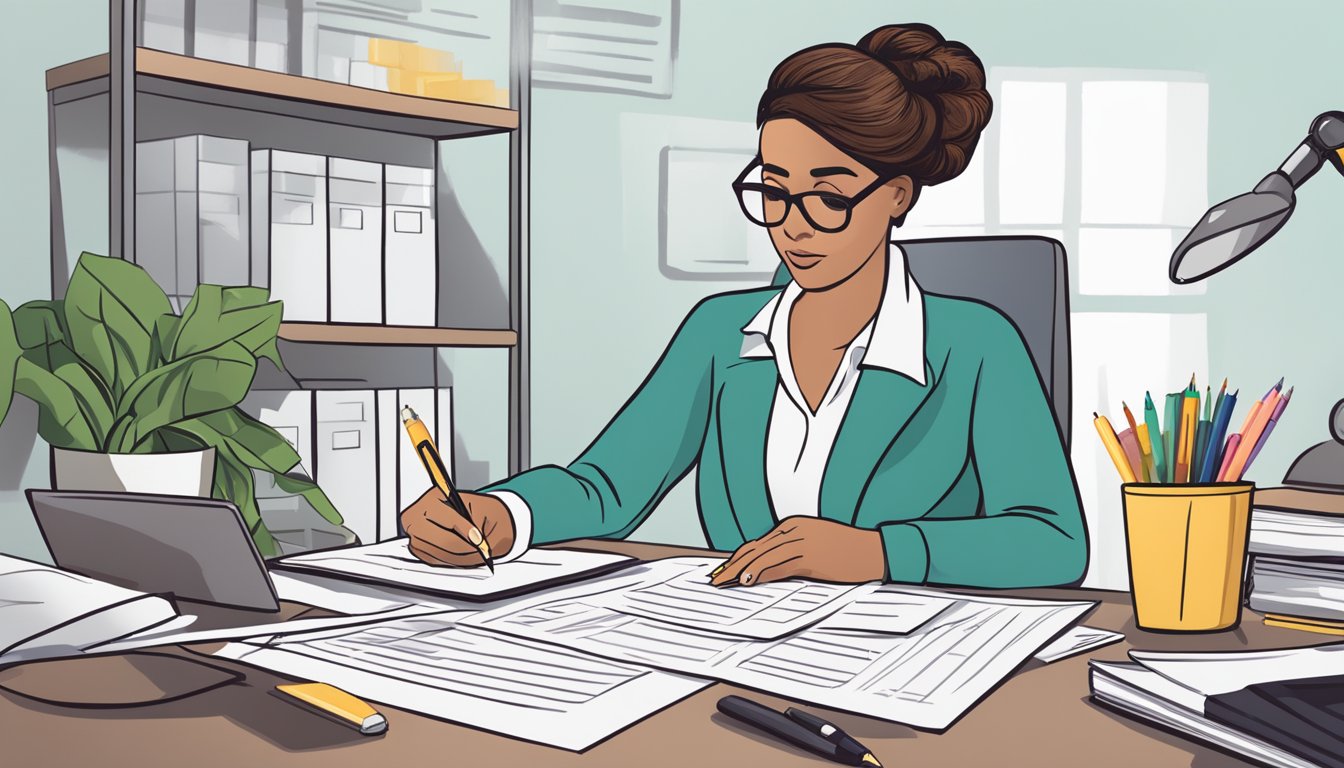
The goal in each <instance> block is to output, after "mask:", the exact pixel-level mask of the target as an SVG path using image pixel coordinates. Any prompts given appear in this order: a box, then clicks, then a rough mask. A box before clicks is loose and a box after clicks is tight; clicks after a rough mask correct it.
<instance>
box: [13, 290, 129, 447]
mask: <svg viewBox="0 0 1344 768" xmlns="http://www.w3.org/2000/svg"><path fill="white" fill-rule="evenodd" d="M14 327H15V331H16V335H17V336H18V339H19V346H20V347H22V348H23V357H24V359H26V360H28V361H30V362H32V363H33V364H35V365H37V366H38V367H40V368H42V369H43V370H45V371H49V372H50V373H52V374H54V375H55V376H56V377H57V378H59V379H60V380H61V381H64V382H65V383H66V384H67V385H68V386H69V387H70V390H71V394H73V395H74V397H75V400H76V402H77V403H78V405H79V409H80V411H81V412H82V413H83V414H84V420H85V422H86V423H87V424H88V425H89V427H90V430H91V431H92V432H93V436H94V439H95V440H96V441H97V442H98V443H99V444H100V445H101V444H102V441H103V440H104V439H105V438H106V436H107V431H108V430H109V429H110V428H111V427H112V421H113V414H112V407H113V402H112V400H113V398H112V393H111V391H110V390H109V389H108V388H107V384H106V383H105V382H104V381H103V380H102V379H101V378H99V376H98V373H97V371H94V370H93V369H92V368H91V367H90V366H89V365H88V364H87V363H86V362H84V361H83V360H82V359H80V357H79V356H78V355H76V354H75V353H74V350H72V349H70V347H69V345H68V344H67V341H66V339H67V338H68V334H67V333H66V331H65V318H64V316H63V315H62V314H61V303H60V302H59V301H30V302H28V303H27V304H24V305H23V306H21V307H19V308H18V309H16V310H14Z"/></svg>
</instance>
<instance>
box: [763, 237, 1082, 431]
mask: <svg viewBox="0 0 1344 768" xmlns="http://www.w3.org/2000/svg"><path fill="white" fill-rule="evenodd" d="M900 244H901V248H902V249H904V251H905V253H906V258H907V260H908V262H909V265H910V274H912V275H913V276H914V278H915V281H916V282H918V283H919V287H920V288H921V289H922V290H923V291H924V292H925V293H936V294H941V295H943V296H954V297H958V298H968V299H975V300H977V301H981V302H984V303H986V304H989V305H990V306H992V307H994V308H996V309H998V310H999V312H1001V313H1003V315H1004V316H1005V317H1007V318H1008V319H1009V321H1011V322H1012V323H1013V325H1015V326H1017V330H1018V333H1019V334H1021V336H1022V340H1023V341H1024V342H1025V344H1026V347H1027V351H1028V352H1029V353H1030V354H1031V359H1032V362H1034V363H1035V364H1036V372H1037V374H1039V375H1040V377H1041V381H1042V383H1043V384H1044V385H1045V394H1046V396H1047V397H1048V398H1049V399H1050V405H1051V407H1052V408H1053V409H1054V411H1055V421H1056V422H1057V423H1058V424H1059V431H1060V435H1062V436H1063V439H1064V448H1065V450H1067V449H1068V448H1069V439H1070V421H1071V419H1070V411H1069V408H1070V388H1071V381H1072V379H1071V376H1070V368H1069V365H1070V361H1069V270H1068V262H1067V259H1066V257H1065V254H1064V246H1062V245H1060V244H1059V243H1058V242H1056V241H1055V240H1051V239H1049V238H1046V237H1035V236H1020V237H1019V236H1007V237H968V238H946V239H942V238H940V239H935V240H903V241H900ZM789 279H790V278H789V272H788V268H787V267H785V266H784V265H783V264H781V265H780V266H779V269H778V270H776V271H775V278H774V284H776V285H783V284H784V283H787V282H788V281H789Z"/></svg>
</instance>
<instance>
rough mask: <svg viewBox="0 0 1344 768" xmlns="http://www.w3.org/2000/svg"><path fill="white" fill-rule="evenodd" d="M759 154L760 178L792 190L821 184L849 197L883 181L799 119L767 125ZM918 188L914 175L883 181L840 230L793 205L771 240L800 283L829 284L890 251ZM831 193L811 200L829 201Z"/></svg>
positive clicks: (817, 287)
mask: <svg viewBox="0 0 1344 768" xmlns="http://www.w3.org/2000/svg"><path fill="white" fill-rule="evenodd" d="M760 155H761V181H762V182H763V183H765V184H769V185H773V186H777V187H780V188H782V189H783V190H784V191H785V192H787V193H789V194H795V195H796V194H799V193H801V192H814V191H815V192H828V193H833V194H836V195H840V196H842V197H846V198H850V197H854V196H855V195H857V194H859V193H860V192H862V191H863V190H864V189H865V188H866V187H868V186H869V185H871V184H872V183H873V182H875V181H876V180H877V174H876V173H874V172H873V171H872V170H870V169H868V168H866V167H865V166H864V165H863V164H862V163H860V162H859V161H857V160H855V159H854V158H852V157H850V156H849V155H847V154H845V153H844V152H842V151H841V150H840V149H838V148H836V147H835V145H833V144H831V143H830V142H829V141H827V140H826V139H824V138H823V137H822V136H821V134H819V133H817V132H816V131H813V130H812V129H811V128H808V127H807V126H806V125H804V124H803V123H801V122H799V121H797V120H794V119H792V118H779V119H776V120H770V121H767V122H766V123H765V125H764V126H762V127H761V143H760ZM912 191H913V187H912V185H911V181H910V178H909V177H908V176H898V177H896V178H895V179H892V180H891V181H889V182H887V183H886V184H883V185H882V186H881V187H879V188H878V189H876V190H875V191H873V192H872V193H871V194H869V195H868V196H867V197H865V198H864V199H863V200H862V201H860V202H859V203H858V204H857V205H855V206H854V208H853V211H852V212H851V214H850V217H849V224H848V225H847V226H846V227H845V228H844V229H842V230H840V231H839V232H824V231H822V230H819V229H817V228H816V227H814V226H813V225H812V223H811V222H809V221H808V220H807V219H806V218H805V217H804V216H803V214H802V211H801V210H799V206H797V205H793V206H791V207H790V210H789V215H788V217H787V218H785V219H784V222H783V223H782V224H780V225H779V226H776V227H770V228H769V232H770V240H771V241H772V242H774V244H775V250H776V251H777V252H778V253H779V257H780V258H781V259H782V260H783V261H784V263H785V264H787V265H788V267H789V272H790V273H791V274H792V275H793V279H794V280H795V281H796V282H797V283H798V285H799V286H800V287H802V288H803V289H804V290H814V291H815V290H822V289H825V288H830V287H832V286H834V285H837V284H839V283H841V282H844V281H845V280H846V279H848V278H849V277H850V276H851V275H853V274H854V273H855V272H857V271H858V270H859V268H860V267H862V266H863V265H864V264H865V263H866V262H867V261H868V258H869V257H870V256H872V255H873V254H874V253H875V252H882V251H884V250H885V247H886V243H887V239H888V237H889V236H890V233H891V220H892V219H893V218H895V217H897V216H900V215H901V214H902V213H904V212H905V210H906V208H908V207H909V204H910V195H911V192H912ZM824 200H825V199H824V198H823V200H821V201H817V200H814V201H812V203H811V205H814V206H816V205H824V204H825V202H824ZM813 218H817V217H815V216H814V217H813Z"/></svg>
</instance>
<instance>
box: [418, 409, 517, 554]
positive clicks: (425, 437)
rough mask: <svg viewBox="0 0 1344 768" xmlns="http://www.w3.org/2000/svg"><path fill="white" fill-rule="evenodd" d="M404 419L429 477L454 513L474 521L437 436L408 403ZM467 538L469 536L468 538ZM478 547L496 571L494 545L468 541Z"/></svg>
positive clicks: (482, 539) (483, 541) (485, 542)
mask: <svg viewBox="0 0 1344 768" xmlns="http://www.w3.org/2000/svg"><path fill="white" fill-rule="evenodd" d="M401 422H402V424H404V425H406V434H407V435H409V436H410V438H411V445H413V446H415V454H416V455H417V456H419V457H420V462H421V463H422V464H424V465H425V471H426V472H428V473H429V479H430V480H431V481H433V483H434V485H435V487H437V488H438V489H439V490H440V491H441V492H442V493H443V496H444V498H445V499H447V500H448V506H449V507H451V508H452V510H453V511H454V512H456V513H457V514H459V515H461V516H462V517H463V518H465V519H466V521H467V522H469V523H471V524H472V525H475V523H474V522H472V519H471V515H470V514H468V513H467V505H466V503H465V502H463V501H462V497H461V496H459V495H457V489H456V488H454V487H453V481H452V478H450V477H449V476H448V467H446V466H444V463H443V458H442V457H441V456H439V449H438V448H436V447H434V438H432V437H430V436H429V429H428V428H427V427H425V423H424V422H423V421H421V420H420V417H419V416H417V415H416V413H415V411H414V410H413V409H412V408H411V407H410V406H406V407H405V408H402V409H401ZM464 538H465V537H464ZM467 543H468V544H471V545H472V546H473V547H476V549H478V550H480V553H481V557H483V558H485V567H487V568H489V569H490V572H491V573H494V572H495V560H494V558H493V557H491V556H490V544H489V542H487V541H486V540H485V538H484V534H483V533H482V538H481V541H480V543H479V544H477V543H475V542H472V541H471V540H470V539H468V540H467Z"/></svg>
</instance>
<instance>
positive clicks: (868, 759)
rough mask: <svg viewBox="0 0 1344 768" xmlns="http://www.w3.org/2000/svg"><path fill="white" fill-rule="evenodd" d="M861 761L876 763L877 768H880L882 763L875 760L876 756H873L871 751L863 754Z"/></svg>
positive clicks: (869, 763) (870, 763)
mask: <svg viewBox="0 0 1344 768" xmlns="http://www.w3.org/2000/svg"><path fill="white" fill-rule="evenodd" d="M863 762H864V763H866V764H868V765H876V766H877V768H882V764H881V763H879V762H877V758H876V757H873V753H872V752H869V753H868V754H866V755H864V756H863Z"/></svg>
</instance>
